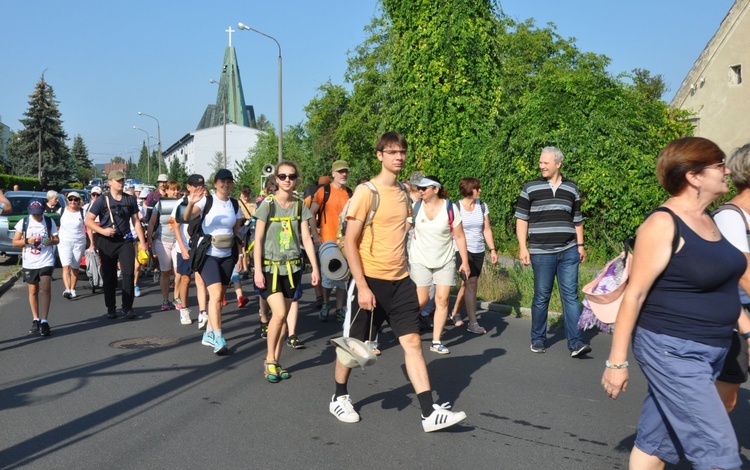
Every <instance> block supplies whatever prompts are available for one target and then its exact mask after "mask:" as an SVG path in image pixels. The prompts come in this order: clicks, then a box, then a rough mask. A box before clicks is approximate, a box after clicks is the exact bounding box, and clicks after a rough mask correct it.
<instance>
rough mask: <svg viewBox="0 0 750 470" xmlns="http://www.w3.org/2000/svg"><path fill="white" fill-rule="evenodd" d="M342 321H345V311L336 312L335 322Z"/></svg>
mask: <svg viewBox="0 0 750 470" xmlns="http://www.w3.org/2000/svg"><path fill="white" fill-rule="evenodd" d="M344 320H346V310H344V309H341V310H336V321H341V322H343V321H344Z"/></svg>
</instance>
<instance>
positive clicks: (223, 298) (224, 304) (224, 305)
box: [221, 295, 227, 307]
mask: <svg viewBox="0 0 750 470" xmlns="http://www.w3.org/2000/svg"><path fill="white" fill-rule="evenodd" d="M221 306H222V307H226V306H227V296H226V295H225V296H224V297H222V298H221Z"/></svg>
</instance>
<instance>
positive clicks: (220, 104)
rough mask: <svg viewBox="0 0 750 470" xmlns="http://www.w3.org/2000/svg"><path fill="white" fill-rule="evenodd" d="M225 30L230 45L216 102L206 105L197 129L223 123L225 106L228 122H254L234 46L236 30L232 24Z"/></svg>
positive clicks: (241, 124) (227, 49) (250, 123)
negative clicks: (247, 104)
mask: <svg viewBox="0 0 750 470" xmlns="http://www.w3.org/2000/svg"><path fill="white" fill-rule="evenodd" d="M225 32H227V33H229V46H228V47H227V48H226V50H225V51H224V63H223V64H222V67H221V77H220V79H219V90H218V92H217V93H216V104H215V105H208V106H207V107H206V111H205V112H204V113H203V117H202V118H201V120H200V122H199V123H198V128H197V129H196V130H200V129H205V128H209V127H216V126H221V125H223V124H224V112H225V111H224V109H225V107H226V113H227V114H226V118H227V123H230V122H231V123H234V124H237V125H238V126H243V127H251V126H252V124H253V123H252V120H253V119H252V117H251V116H250V113H249V112H248V108H247V106H246V105H245V94H244V93H243V91H242V80H240V67H239V65H238V64H237V54H236V53H235V50H234V47H233V46H232V33H234V32H235V31H234V30H233V29H232V27H231V26H230V27H229V29H227V30H226V31H225Z"/></svg>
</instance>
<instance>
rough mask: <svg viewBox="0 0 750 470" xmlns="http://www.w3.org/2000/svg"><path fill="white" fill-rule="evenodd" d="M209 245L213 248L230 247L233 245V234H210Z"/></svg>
mask: <svg viewBox="0 0 750 470" xmlns="http://www.w3.org/2000/svg"><path fill="white" fill-rule="evenodd" d="M211 245H213V246H214V248H232V245H234V234H227V235H213V236H211Z"/></svg>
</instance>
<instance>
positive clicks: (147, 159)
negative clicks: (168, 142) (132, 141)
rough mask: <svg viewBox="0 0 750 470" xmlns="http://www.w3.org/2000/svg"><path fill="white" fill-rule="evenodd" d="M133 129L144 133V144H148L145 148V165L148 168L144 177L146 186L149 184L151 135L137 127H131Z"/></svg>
mask: <svg viewBox="0 0 750 470" xmlns="http://www.w3.org/2000/svg"><path fill="white" fill-rule="evenodd" d="M133 129H137V130H139V131H141V132H145V133H146V142H148V144H147V146H146V165H147V166H148V168H147V169H146V177H147V178H148V184H151V135H150V134H149V133H148V131H146V130H143V129H141V128H140V127H138V126H133Z"/></svg>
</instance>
